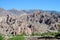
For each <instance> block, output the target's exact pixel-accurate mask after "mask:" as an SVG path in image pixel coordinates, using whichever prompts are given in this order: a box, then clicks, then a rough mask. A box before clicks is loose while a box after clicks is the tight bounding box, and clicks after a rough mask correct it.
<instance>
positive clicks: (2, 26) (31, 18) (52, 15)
mask: <svg viewBox="0 0 60 40" xmlns="http://www.w3.org/2000/svg"><path fill="white" fill-rule="evenodd" d="M59 24H60V12H56V11H44V10H30V11H25V10H23V11H19V10H16V9H13V10H4V9H1V8H0V34H3V35H17V34H21V33H25V34H27V35H30V34H32V33H44V32H58V30H59V26H58V25H59Z"/></svg>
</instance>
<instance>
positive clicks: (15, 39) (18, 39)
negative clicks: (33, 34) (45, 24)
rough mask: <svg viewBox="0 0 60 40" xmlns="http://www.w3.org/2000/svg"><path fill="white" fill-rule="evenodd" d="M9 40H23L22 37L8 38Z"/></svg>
mask: <svg viewBox="0 0 60 40" xmlns="http://www.w3.org/2000/svg"><path fill="white" fill-rule="evenodd" d="M9 40H25V38H24V36H14V37H12V38H9Z"/></svg>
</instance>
